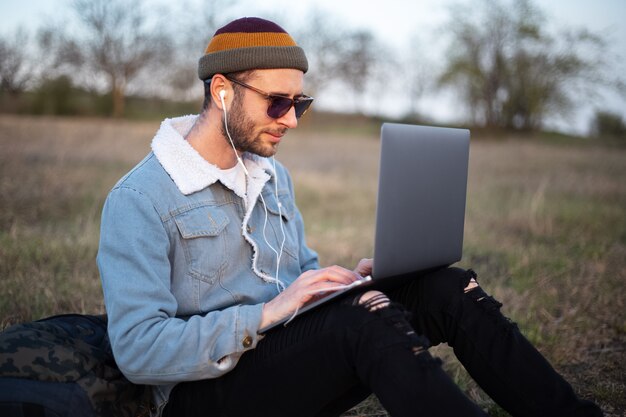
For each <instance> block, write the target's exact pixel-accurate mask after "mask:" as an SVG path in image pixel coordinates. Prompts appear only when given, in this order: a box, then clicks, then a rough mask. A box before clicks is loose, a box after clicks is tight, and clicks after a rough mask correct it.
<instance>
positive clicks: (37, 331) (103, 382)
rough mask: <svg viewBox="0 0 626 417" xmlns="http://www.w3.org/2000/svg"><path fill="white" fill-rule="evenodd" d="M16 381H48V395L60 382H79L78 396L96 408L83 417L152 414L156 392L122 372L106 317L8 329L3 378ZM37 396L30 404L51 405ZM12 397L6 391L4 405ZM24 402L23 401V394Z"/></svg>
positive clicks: (2, 348) (1, 345) (0, 366)
mask: <svg viewBox="0 0 626 417" xmlns="http://www.w3.org/2000/svg"><path fill="white" fill-rule="evenodd" d="M14 378H17V379H20V380H21V379H27V380H30V381H40V382H41V383H45V384H46V389H47V391H42V392H50V389H51V387H52V389H54V388H53V387H54V386H53V385H51V384H55V383H57V384H59V383H60V384H62V385H65V386H67V383H74V384H76V385H77V386H78V387H79V388H80V389H79V390H77V392H78V394H77V395H83V394H84V395H85V396H86V397H87V399H88V403H90V404H91V408H92V409H91V410H74V412H76V411H78V412H79V415H81V416H92V415H93V416H103V417H104V416H107V417H108V416H111V417H113V416H115V417H118V416H122V417H126V416H128V417H130V416H137V415H147V410H148V404H149V395H150V394H149V392H150V390H149V389H148V388H147V387H145V386H140V385H134V384H132V383H130V382H129V381H128V380H127V379H126V378H125V377H124V376H123V375H122V373H121V372H120V370H119V369H118V368H117V365H116V364H115V361H114V359H113V354H112V352H111V347H110V344H109V339H108V336H107V332H106V316H86V315H77V314H70V315H62V316H55V317H50V318H47V319H43V320H39V321H35V322H30V323H24V324H18V325H15V326H11V327H9V328H7V329H6V330H4V331H3V332H2V333H0V380H1V379H6V380H9V379H14ZM5 382H6V381H5ZM5 390H6V389H5ZM32 393H33V394H32V395H33V396H34V397H35V398H28V402H29V403H31V404H42V403H44V402H45V399H44V398H36V397H37V390H36V389H33V390H32ZM7 395H10V394H7V393H6V392H4V395H3V396H2V397H4V398H0V402H2V401H3V400H6V398H7ZM15 398H18V396H17V395H15V396H14V398H13V399H15ZM19 398H20V401H23V398H24V393H23V392H22V393H21V394H20V395H19ZM39 400H41V401H39ZM70 402H71V401H70ZM67 415H73V414H70V413H69V412H68V414H67Z"/></svg>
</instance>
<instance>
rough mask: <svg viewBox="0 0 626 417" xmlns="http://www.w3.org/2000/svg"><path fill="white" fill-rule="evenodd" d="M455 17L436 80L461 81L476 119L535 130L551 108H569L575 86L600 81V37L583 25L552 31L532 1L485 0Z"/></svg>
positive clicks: (555, 110) (558, 110)
mask: <svg viewBox="0 0 626 417" xmlns="http://www.w3.org/2000/svg"><path fill="white" fill-rule="evenodd" d="M472 6H473V7H474V5H472ZM472 11H475V12H476V13H477V15H476V14H473V13H472ZM453 21H454V25H451V27H452V28H453V29H452V46H451V48H450V54H449V61H448V65H447V68H446V70H445V72H444V73H443V75H442V76H441V78H440V81H441V83H442V84H452V85H455V86H457V87H458V89H459V91H460V92H461V94H462V96H463V99H464V100H465V103H466V105H467V106H468V108H469V109H470V111H471V113H472V118H473V122H474V123H476V124H482V125H485V126H490V127H507V128H514V129H523V130H535V129H539V128H540V127H541V125H542V123H543V121H544V120H545V118H546V117H547V116H548V115H554V114H557V113H565V112H567V110H568V109H569V108H570V107H571V104H572V102H573V100H574V98H575V97H574V95H573V94H572V91H574V90H576V89H573V88H572V86H574V85H576V84H578V86H579V87H582V86H585V85H597V84H598V83H601V82H603V77H602V76H601V74H600V72H601V61H600V60H598V56H600V54H598V51H602V50H603V48H604V47H605V44H604V42H603V40H602V39H601V38H600V37H598V36H595V35H592V34H589V33H588V32H586V31H578V32H574V33H571V32H570V34H568V35H567V36H563V35H562V36H559V37H555V36H553V35H550V34H549V33H547V32H546V31H545V30H544V28H545V27H546V25H545V22H546V20H545V16H544V15H543V13H541V11H540V10H539V9H537V8H536V7H535V6H534V5H533V4H532V3H531V2H530V0H510V1H508V0H483V1H482V3H481V4H480V7H474V8H473V9H472V10H469V9H460V10H457V12H456V13H453ZM590 51H595V53H594V54H593V55H591V54H590V53H589V52H590Z"/></svg>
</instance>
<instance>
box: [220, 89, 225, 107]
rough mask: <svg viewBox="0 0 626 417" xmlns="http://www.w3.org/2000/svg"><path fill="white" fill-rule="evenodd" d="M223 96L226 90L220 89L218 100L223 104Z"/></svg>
mask: <svg viewBox="0 0 626 417" xmlns="http://www.w3.org/2000/svg"><path fill="white" fill-rule="evenodd" d="M224 97H226V90H220V100H221V102H222V104H224Z"/></svg>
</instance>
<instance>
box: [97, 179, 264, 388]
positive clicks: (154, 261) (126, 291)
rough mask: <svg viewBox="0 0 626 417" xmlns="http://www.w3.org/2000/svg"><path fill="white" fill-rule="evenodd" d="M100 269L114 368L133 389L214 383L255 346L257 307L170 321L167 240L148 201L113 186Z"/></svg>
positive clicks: (173, 304)
mask: <svg viewBox="0 0 626 417" xmlns="http://www.w3.org/2000/svg"><path fill="white" fill-rule="evenodd" d="M97 260H98V267H99V269H100V275H101V279H102V286H103V290H104V300H105V305H106V309H107V314H108V317H109V325H108V326H109V328H108V331H109V337H110V340H111V346H112V349H113V354H114V356H115V359H116V362H117V364H118V366H119V368H120V370H121V371H122V372H123V373H124V375H125V376H126V377H127V378H128V379H129V380H130V381H132V382H134V383H141V384H155V385H156V384H166V383H172V382H181V381H192V380H199V379H208V378H215V377H218V376H220V375H222V374H224V373H226V372H228V371H229V370H231V369H232V368H233V367H234V366H235V364H236V363H237V361H238V359H239V357H240V356H241V354H243V352H244V351H245V350H247V349H252V348H254V347H255V346H256V343H257V341H258V338H259V336H257V329H258V326H259V324H260V321H261V312H262V304H258V305H237V306H232V307H229V308H226V309H224V310H220V311H213V312H209V313H207V314H206V315H203V316H200V315H196V316H192V317H190V318H189V319H188V320H183V319H180V318H177V317H176V312H177V301H176V298H175V297H174V295H173V294H172V292H171V288H170V279H171V274H172V273H171V265H170V240H169V236H168V233H167V230H166V227H165V225H164V223H163V219H162V218H161V216H160V215H159V213H158V212H157V210H156V209H155V206H154V205H153V203H152V202H151V200H150V199H149V198H148V197H147V196H145V195H144V194H142V193H141V192H139V191H136V190H134V189H132V188H128V187H124V186H118V187H117V188H116V189H114V190H113V191H112V192H111V193H110V194H109V197H108V198H107V201H106V203H105V206H104V209H103V213H102V224H101V234H100V247H99V251H98V257H97Z"/></svg>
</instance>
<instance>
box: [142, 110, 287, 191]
mask: <svg viewBox="0 0 626 417" xmlns="http://www.w3.org/2000/svg"><path fill="white" fill-rule="evenodd" d="M197 117H198V116H195V115H191V116H182V117H176V118H172V119H165V120H164V121H163V122H162V123H161V127H160V128H159V130H158V131H157V133H156V135H155V136H154V139H152V151H153V152H154V154H155V155H156V157H157V159H158V161H159V163H160V164H161V165H162V166H163V168H164V169H165V171H167V173H168V174H169V176H170V177H171V178H172V180H173V181H174V183H175V184H176V186H177V187H178V189H179V190H180V192H181V193H183V194H184V195H189V194H193V193H195V192H197V191H200V190H203V189H205V188H206V187H208V186H209V185H211V184H213V183H215V182H216V181H218V180H219V181H221V182H222V183H224V185H226V186H227V187H229V186H230V184H229V183H228V180H227V179H226V178H224V176H223V175H222V171H221V170H220V169H219V168H218V167H217V166H215V165H213V164H211V163H209V162H208V161H207V160H206V159H204V158H203V157H202V156H200V154H199V153H198V151H196V150H195V149H194V148H193V147H192V146H191V145H190V144H189V142H187V140H185V135H186V134H187V133H189V131H190V130H191V128H192V127H193V124H194V123H195V121H196V119H197ZM243 160H244V164H245V165H246V169H247V170H248V172H249V173H250V177H251V180H253V181H254V180H258V181H260V182H261V184H257V185H260V188H263V185H264V184H265V182H267V181H268V180H269V178H270V176H274V175H275V172H274V167H273V166H272V164H271V163H270V162H269V161H268V160H267V159H266V158H262V157H259V156H257V155H253V154H249V153H245V154H244V157H243ZM250 185H253V184H249V186H250ZM229 188H230V187H229ZM255 188H256V187H255ZM233 191H235V192H236V194H237V195H239V196H240V197H242V198H244V199H245V196H244V193H243V191H242V190H233Z"/></svg>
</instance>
